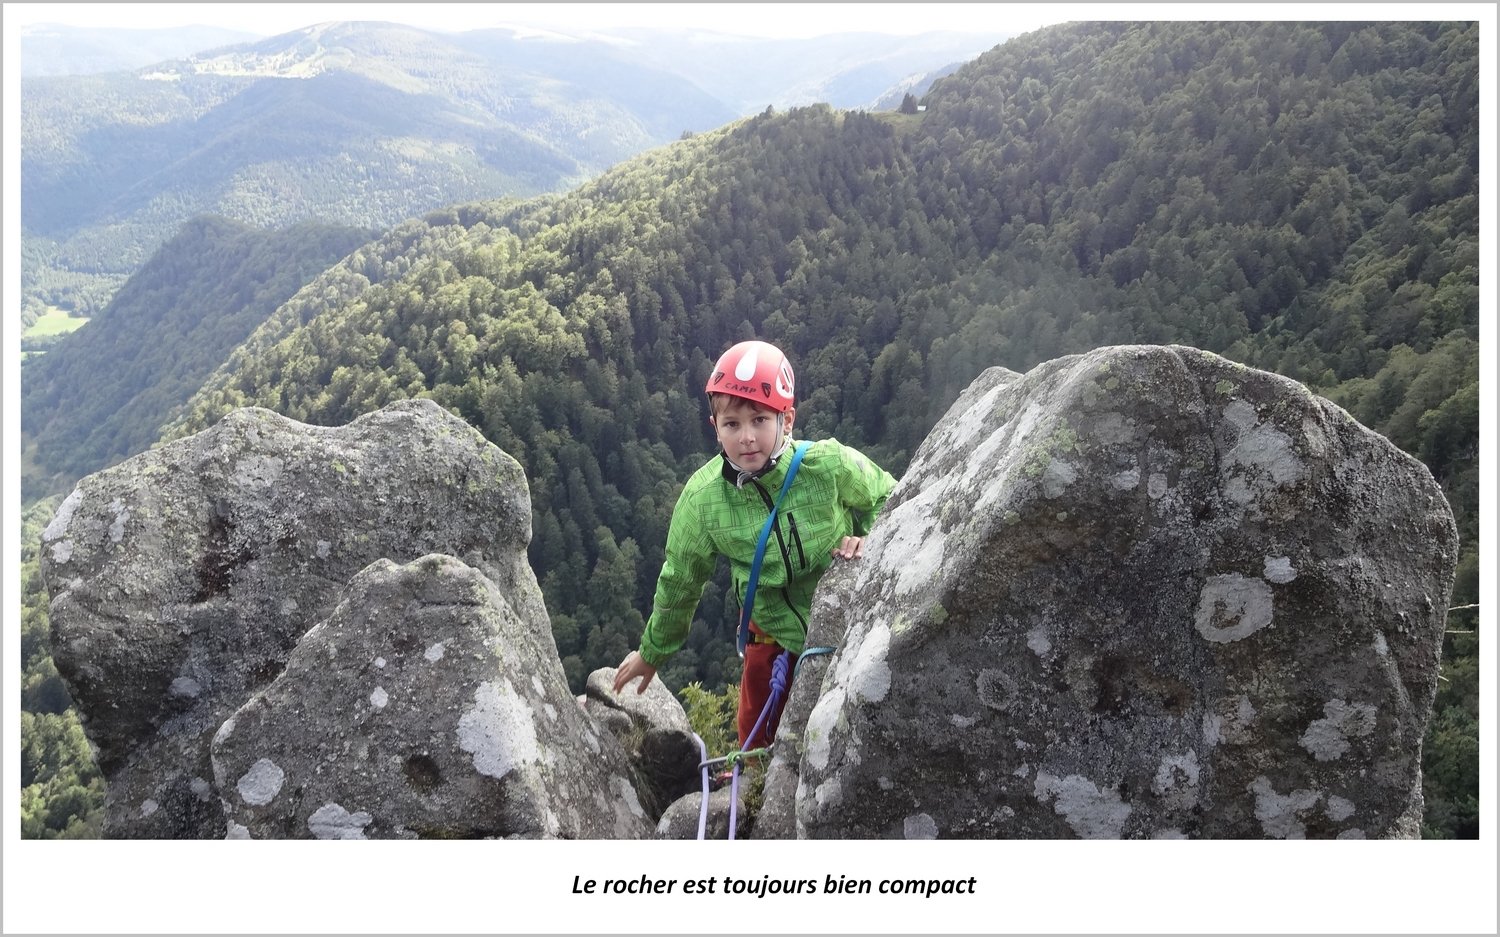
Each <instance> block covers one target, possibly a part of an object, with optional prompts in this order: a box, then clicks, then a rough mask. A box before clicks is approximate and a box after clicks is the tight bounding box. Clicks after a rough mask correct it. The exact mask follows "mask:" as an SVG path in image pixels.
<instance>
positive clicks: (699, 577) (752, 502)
mask: <svg viewBox="0 0 1500 937" xmlns="http://www.w3.org/2000/svg"><path fill="white" fill-rule="evenodd" d="M795 388H796V384H795V378H794V377H793V374H792V366H791V363H790V362H788V361H787V360H786V356H785V355H783V354H782V353H781V351H780V350H779V349H777V348H776V346H774V345H769V344H767V343H765V342H759V341H749V342H740V343H739V344H738V345H735V346H734V347H733V348H731V349H729V350H728V351H726V352H725V353H724V354H723V355H722V356H721V357H720V358H719V361H718V363H717V364H715V365H714V368H713V371H712V372H711V373H710V375H709V378H708V385H707V386H706V387H705V388H704V389H705V390H706V391H707V393H708V406H709V411H710V413H711V414H712V415H711V416H709V418H708V421H709V423H710V424H712V425H713V427H714V432H715V433H716V434H717V435H718V438H719V445H720V447H721V448H722V451H721V452H720V453H719V455H717V456H715V457H714V458H713V459H711V460H709V462H708V463H707V464H706V465H704V466H703V467H702V468H700V469H699V470H698V471H696V472H694V473H693V476H692V477H691V478H689V479H688V481H687V485H686V486H684V487H683V489H682V495H681V496H680V497H679V498H678V499H677V506H676V507H675V508H673V509H672V522H671V525H670V527H669V528H668V531H667V547H666V559H665V561H664V562H663V563H662V569H661V576H660V577H659V578H658V579H657V582H656V597H655V600H654V601H653V603H652V610H651V618H650V620H648V621H647V622H646V630H645V632H644V633H643V634H642V635H641V646H640V649H639V650H637V651H631V652H630V654H629V655H628V656H626V658H625V660H624V661H622V662H621V663H620V668H619V672H618V673H617V674H616V675H615V683H614V689H615V692H616V693H618V692H620V690H621V689H622V688H623V687H625V686H627V685H628V684H629V683H630V681H632V680H634V679H635V678H637V677H640V678H641V683H640V686H639V687H638V688H637V689H636V692H637V693H644V692H646V687H647V686H648V685H649V684H650V683H651V678H652V677H654V676H655V675H656V668H657V667H659V666H661V664H662V662H664V661H665V660H666V659H667V658H668V657H670V656H672V654H674V653H675V652H676V651H677V650H678V649H679V648H681V647H682V645H683V642H684V641H686V640H687V633H688V628H689V626H690V625H691V624H692V617H693V611H694V609H696V608H697V606H698V600H699V598H700V597H701V596H702V593H703V584H704V583H705V582H707V581H708V577H709V576H710V575H711V574H712V573H713V569H714V560H715V558H716V557H717V556H719V555H723V556H726V557H728V558H729V563H730V572H731V574H732V578H733V581H734V591H735V596H736V598H737V599H738V600H739V602H740V604H741V607H742V609H743V605H744V602H745V593H746V587H747V584H748V582H749V580H750V573H751V568H752V566H753V563H754V558H755V554H756V546H757V543H758V542H759V541H760V539H761V535H762V532H763V529H764V528H765V525H766V519H767V517H768V516H769V515H770V513H771V509H772V507H773V505H776V523H775V525H774V527H773V529H771V530H770V531H768V532H767V536H766V538H765V539H766V546H765V552H764V558H763V560H762V565H761V567H760V575H759V582H758V584H757V586H756V590H755V594H754V599H753V601H754V604H753V606H752V608H751V609H750V613H751V620H750V623H749V635H748V637H747V638H746V640H745V641H744V643H743V647H744V658H745V665H744V670H743V672H742V673H741V676H740V701H739V711H738V713H737V722H738V727H739V737H740V747H741V748H745V747H746V746H747V744H748V743H749V742H750V741H751V740H750V738H749V735H750V732H751V730H752V729H754V727H755V723H756V721H757V720H758V719H759V718H760V715H761V710H762V708H764V706H765V704H766V700H767V698H768V697H769V696H770V693H771V685H770V684H771V669H772V665H773V664H774V663H775V659H776V657H777V655H779V654H780V653H781V652H782V650H787V651H790V652H792V654H794V655H796V654H801V653H802V648H803V643H804V641H805V640H806V638H807V616H808V613H809V611H810V610H811V608H812V596H813V589H814V588H815V587H816V586H817V584H818V580H819V579H821V578H822V577H823V573H824V572H825V571H826V570H827V569H828V567H829V565H830V564H831V563H832V562H833V560H834V559H835V558H838V559H843V560H855V559H859V558H860V557H861V556H863V555H864V538H865V535H866V534H867V533H869V530H870V525H871V524H872V523H873V522H874V520H875V515H876V513H877V512H878V511H879V510H880V508H881V506H882V505H884V504H885V499H886V497H887V496H888V495H889V494H890V493H891V489H892V488H894V487H895V485H896V480H895V479H894V478H892V477H891V476H890V474H889V473H887V472H885V471H884V470H882V469H880V468H879V467H878V466H876V465H875V464H874V463H873V462H871V461H870V460H869V459H867V458H865V457H864V456H863V455H861V454H860V453H859V452H857V451H855V450H854V449H851V448H849V447H848V446H845V445H842V444H841V443H839V442H838V441H837V440H835V439H825V440H821V441H819V442H815V443H803V444H801V445H803V446H805V447H806V449H805V451H804V453H803V456H802V459H801V461H800V462H799V463H798V464H797V466H796V474H795V475H794V476H793V478H792V483H791V485H790V486H789V487H787V488H786V493H785V495H784V496H782V499H781V501H780V502H779V505H778V503H777V500H776V499H777V497H778V495H780V493H781V490H782V484H783V482H784V481H785V480H786V475H787V473H788V471H789V469H790V468H791V463H792V462H793V461H794V447H796V446H797V445H798V444H796V443H793V441H792V424H793V421H794V420H795V419H796V416H797V410H796V408H795V407H794V406H793V402H794V397H793V394H794V391H795ZM779 716H780V714H779V713H771V714H769V716H768V718H767V720H766V724H765V726H764V727H763V730H762V732H761V733H760V734H758V735H757V739H756V740H757V741H760V742H769V741H770V740H771V739H772V738H774V737H775V734H776V723H777V721H778V720H779Z"/></svg>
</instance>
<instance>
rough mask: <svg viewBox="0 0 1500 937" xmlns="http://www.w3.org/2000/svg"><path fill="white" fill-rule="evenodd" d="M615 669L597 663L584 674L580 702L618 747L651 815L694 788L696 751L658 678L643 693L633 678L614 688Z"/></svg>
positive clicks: (698, 778) (696, 785) (684, 718)
mask: <svg viewBox="0 0 1500 937" xmlns="http://www.w3.org/2000/svg"><path fill="white" fill-rule="evenodd" d="M615 672H616V670H615V668H614V667H603V668H600V669H599V670H595V671H594V672H593V673H591V674H589V677H588V681H587V683H586V684H585V686H584V693H583V697H582V703H583V706H584V708H585V709H586V711H587V712H588V713H589V715H590V716H592V717H593V718H595V719H596V720H598V721H599V723H600V724H601V725H603V726H604V727H605V728H607V729H608V730H609V731H610V732H611V733H612V734H613V735H614V737H615V738H616V739H617V740H618V741H619V742H620V744H621V745H622V746H624V749H625V752H626V754H627V755H628V756H629V758H630V761H631V764H632V765H633V766H634V767H635V770H636V776H637V779H638V784H637V788H638V789H639V791H640V796H641V802H642V803H643V804H644V805H645V806H646V812H647V813H648V814H650V816H651V818H652V819H653V820H654V819H656V818H657V817H660V816H661V813H662V811H663V810H665V809H666V808H667V806H668V805H669V804H671V803H672V802H673V801H675V800H677V799H678V798H679V797H682V796H683V795H684V794H687V793H688V792H689V791H696V790H698V789H699V787H700V785H701V779H702V772H701V771H700V770H699V768H698V764H699V762H700V761H702V760H703V755H702V750H701V749H700V747H699V745H698V738H697V736H695V735H694V734H693V727H692V724H691V723H689V722H688V717H687V713H686V712H685V711H684V710H683V708H682V703H681V702H679V701H678V699H677V697H676V696H674V695H673V694H672V691H671V690H668V689H667V688H666V687H665V686H664V685H662V682H661V681H660V680H652V681H651V683H650V685H649V686H648V687H647V688H646V692H644V693H638V692H636V687H637V686H638V684H635V683H632V684H631V685H630V686H628V687H626V688H625V689H624V691H622V692H620V693H616V692H615V691H614V689H613V687H614V682H615ZM695 822H696V821H695Z"/></svg>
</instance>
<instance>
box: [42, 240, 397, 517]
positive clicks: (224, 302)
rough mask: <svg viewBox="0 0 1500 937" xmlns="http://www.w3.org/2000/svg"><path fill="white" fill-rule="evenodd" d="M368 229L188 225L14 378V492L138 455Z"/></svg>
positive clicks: (56, 488) (45, 486)
mask: <svg viewBox="0 0 1500 937" xmlns="http://www.w3.org/2000/svg"><path fill="white" fill-rule="evenodd" d="M377 233H378V232H376V231H372V230H365V229H360V228H347V227H336V226H332V225H323V224H316V223H312V222H306V223H303V224H300V225H294V226H292V227H290V228H287V229H285V230H282V231H271V232H267V231H262V230H260V229H257V228H252V227H249V226H248V225H244V224H240V223H239V222H234V221H229V220H227V219H223V218H207V217H205V218H198V219H195V220H193V221H191V222H189V223H188V224H187V225H185V226H184V227H183V229H182V231H181V232H180V233H179V234H178V235H177V237H175V238H173V239H172V240H171V241H170V242H168V243H167V244H166V245H164V246H163V247H162V249H161V250H159V251H158V252H157V253H156V255H155V256H153V257H152V259H151V260H150V261H148V262H147V263H146V265H145V266H144V267H143V268H142V269H141V271H140V273H138V274H136V275H135V276H134V277H132V278H131V279H130V281H129V282H128V283H127V284H126V285H125V287H124V288H123V289H121V290H120V292H119V293H118V294H117V295H116V296H115V298H114V299H113V300H112V301H111V302H110V304H109V305H108V306H107V307H105V309H104V310H103V311H102V312H101V313H100V314H99V315H98V316H96V317H95V318H94V319H93V320H92V321H91V322H90V323H89V324H88V326H87V328H84V329H81V330H79V331H77V332H74V333H72V334H71V335H68V336H66V337H64V338H63V339H61V340H60V341H58V342H57V344H56V345H55V346H53V348H52V349H51V351H50V352H49V353H48V354H46V355H43V356H41V357H39V358H34V359H31V360H28V361H27V362H26V365H25V367H24V371H23V374H22V382H21V386H22V395H21V434H22V451H23V452H24V453H25V454H26V457H27V458H26V464H25V466H24V470H23V475H22V485H23V491H22V497H23V498H24V499H27V500H29V499H31V498H35V497H38V496H41V495H46V494H52V493H65V492H66V490H67V489H68V488H71V487H72V484H73V482H74V481H76V480H77V479H78V478H79V477H81V476H83V475H86V474H88V473H89V472H93V471H97V470H99V469H101V468H104V467H105V466H107V465H111V464H113V463H115V462H118V461H119V460H120V459H123V458H125V457H126V456H129V455H133V454H135V453H137V452H142V451H144V450H146V449H147V448H149V447H150V445H151V443H153V442H155V441H156V437H157V435H158V432H159V428H160V426H161V424H162V423H163V422H165V421H166V420H167V419H168V418H169V417H170V416H171V414H172V411H173V408H175V407H180V406H181V405H182V404H184V403H185V402H186V401H187V400H188V398H189V397H191V396H192V395H193V394H194V393H195V392H196V391H197V390H198V388H199V387H200V386H202V384H203V381H204V379H205V378H206V377H208V375H209V373H210V372H212V371H213V370H214V369H215V368H216V367H218V366H219V365H220V364H222V363H223V362H224V359H225V358H227V357H228V356H229V353H230V352H231V351H233V350H234V349H235V348H236V347H237V346H239V344H240V343H241V342H243V341H244V340H245V339H246V337H248V336H249V335H250V333H251V332H252V331H253V330H254V329H255V328H256V327H257V326H259V325H260V324H261V323H262V322H264V321H265V320H266V318H267V317H269V316H270V315H271V313H273V312H275V311H276V310H277V309H278V308H280V307H281V306H282V304H284V303H285V302H286V301H287V300H289V299H291V298H292V295H293V294H295V293H296V292H297V291H298V290H299V289H301V288H302V287H303V286H304V285H305V284H306V283H307V282H308V281H309V280H311V279H313V278H314V277H316V276H317V275H318V274H319V273H321V272H323V271H324V270H327V269H328V267H330V266H331V265H333V264H334V263H335V262H336V261H338V260H339V259H340V258H342V257H344V256H345V255H347V254H349V253H350V252H351V251H353V250H354V249H355V248H356V247H358V246H359V245H360V244H363V243H365V242H366V241H369V240H371V239H372V238H374V237H375V236H376V234H377Z"/></svg>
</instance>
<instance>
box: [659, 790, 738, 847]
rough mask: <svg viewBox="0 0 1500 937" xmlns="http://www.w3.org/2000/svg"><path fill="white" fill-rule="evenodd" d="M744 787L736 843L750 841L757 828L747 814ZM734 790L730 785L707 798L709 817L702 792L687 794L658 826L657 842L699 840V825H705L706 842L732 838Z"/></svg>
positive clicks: (669, 808)
mask: <svg viewBox="0 0 1500 937" xmlns="http://www.w3.org/2000/svg"><path fill="white" fill-rule="evenodd" d="M745 787H746V785H744V784H742V785H741V787H740V803H739V806H738V807H737V808H736V810H735V818H734V820H735V831H734V836H735V839H750V838H751V837H752V836H753V835H754V832H755V830H754V825H753V823H752V821H751V819H750V818H748V817H747V816H746V813H745ZM730 795H731V790H730V788H729V786H728V785H725V786H724V787H721V788H719V789H718V790H716V791H710V792H709V795H708V815H707V816H706V817H705V816H704V815H703V790H702V787H701V786H700V787H699V789H698V790H696V791H694V792H693V793H691V794H686V795H684V796H682V797H680V798H678V799H677V800H676V801H674V802H673V803H672V805H671V806H670V807H668V808H667V809H666V811H665V812H664V813H663V814H662V815H661V819H660V820H659V821H657V824H656V836H657V838H658V839H697V838H698V824H699V823H700V822H701V823H702V824H703V838H704V839H728V838H729V804H730Z"/></svg>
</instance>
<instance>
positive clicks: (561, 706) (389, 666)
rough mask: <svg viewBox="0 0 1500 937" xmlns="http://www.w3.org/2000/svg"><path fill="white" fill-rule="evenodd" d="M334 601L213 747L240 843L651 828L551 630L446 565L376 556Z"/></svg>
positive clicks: (593, 834)
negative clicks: (572, 682)
mask: <svg viewBox="0 0 1500 937" xmlns="http://www.w3.org/2000/svg"><path fill="white" fill-rule="evenodd" d="M344 594H345V598H344V601H343V602H341V603H340V604H339V606H338V607H337V608H336V609H335V610H334V612H333V614H332V615H331V616H330V617H329V618H328V619H327V620H326V621H323V622H320V623H319V624H318V625H316V626H315V627H314V628H313V629H312V630H311V631H309V632H308V633H307V634H306V636H304V637H303V638H302V640H301V641H300V642H299V643H298V644H297V647H296V648H295V649H294V650H293V651H292V655H291V658H290V660H288V662H287V666H286V669H285V670H283V671H282V673H281V676H279V677H277V678H276V680H275V681H273V682H272V683H271V685H270V686H268V687H266V688H265V689H264V690H262V691H261V692H259V693H257V694H255V695H254V696H253V697H252V698H251V699H250V701H249V702H247V703H246V704H245V705H244V706H241V707H240V709H239V710H238V711H237V712H236V713H235V714H234V715H233V716H231V717H230V718H229V719H228V720H227V721H226V722H225V723H224V724H223V726H222V727H221V728H220V729H219V731H218V734H217V735H216V736H215V738H214V741H213V770H214V780H215V783H216V784H217V786H218V789H219V791H220V792H221V796H222V797H223V798H224V801H225V805H226V810H227V812H228V815H229V821H230V822H229V830H230V834H231V836H232V837H244V838H254V839H270V838H298V837H303V838H305V837H315V838H318V839H366V838H369V839H393V838H394V839H410V838H440V839H453V838H466V839H467V838H476V837H526V838H539V837H547V838H559V837H560V838H566V839H639V838H642V837H648V836H651V835H653V833H654V830H653V826H652V821H653V820H654V819H655V818H654V817H652V818H648V817H647V816H646V813H645V811H644V810H643V809H642V807H641V805H640V803H639V801H638V799H637V797H636V793H635V782H634V780H633V773H634V772H633V769H632V767H631V765H630V763H629V762H628V761H627V760H626V756H625V751H624V750H623V749H622V748H621V747H620V746H619V745H616V744H613V742H614V740H613V739H612V738H610V737H609V736H608V733H607V732H605V731H604V730H602V729H601V728H600V727H599V726H598V725H596V724H595V722H594V721H593V720H592V719H589V718H588V717H587V716H585V714H584V713H583V711H582V710H580V709H579V707H578V706H577V705H576V704H575V703H574V702H573V697H572V696H571V695H570V693H569V692H568V686H567V681H566V679H565V678H564V676H563V670H562V664H561V662H560V661H559V660H558V658H557V650H556V646H555V645H554V644H553V643H552V641H551V640H550V632H545V633H546V634H548V635H549V637H548V639H547V640H541V639H540V637H541V633H539V632H538V629H537V628H536V623H535V622H526V621H522V620H521V619H520V618H519V617H517V615H516V614H515V612H514V611H512V610H511V608H510V604H509V603H508V602H507V601H506V599H505V597H504V596H503V595H501V594H500V591H499V590H498V589H497V588H496V587H495V585H494V583H492V582H491V581H490V580H489V579H488V578H487V577H485V576H483V575H481V574H480V573H479V572H477V571H476V570H474V569H472V568H471V567H469V566H467V565H465V564H464V563H462V562H460V561H459V560H456V559H454V558H452V557H449V556H442V555H432V556H426V557H423V558H421V559H419V560H416V561H415V562H412V563H409V564H407V565H405V566H397V565H396V564H394V563H392V562H390V561H389V560H378V561H376V562H375V563H373V564H371V565H370V566H369V567H368V568H366V569H365V570H364V571H363V572H361V573H360V574H359V575H357V576H356V577H354V581H353V582H351V583H350V584H349V587H348V588H347V589H346V590H345V593H344ZM680 711H681V710H680V707H679V712H680Z"/></svg>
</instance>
